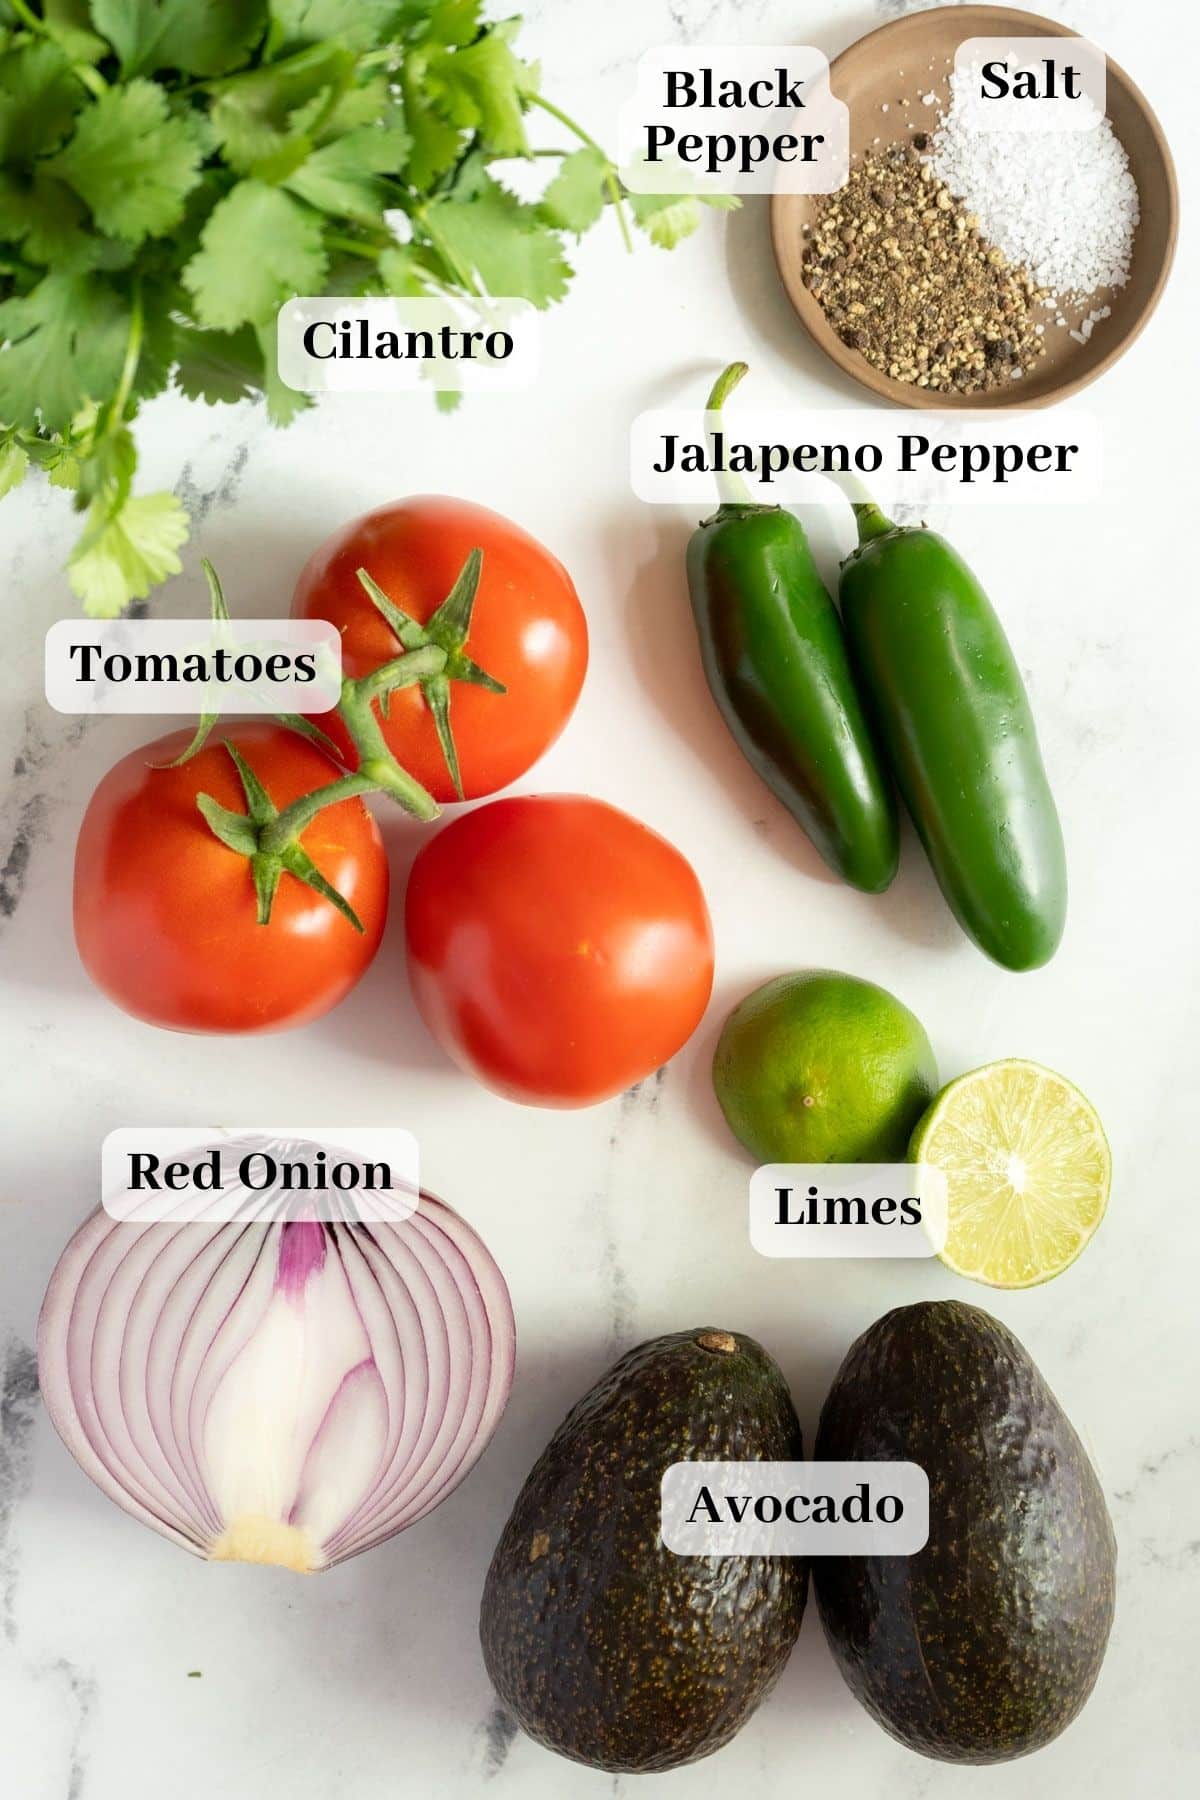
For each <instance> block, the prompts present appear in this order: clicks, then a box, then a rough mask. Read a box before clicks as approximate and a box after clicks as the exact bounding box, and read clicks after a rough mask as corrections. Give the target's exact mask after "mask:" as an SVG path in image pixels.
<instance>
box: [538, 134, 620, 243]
mask: <svg viewBox="0 0 1200 1800" xmlns="http://www.w3.org/2000/svg"><path fill="white" fill-rule="evenodd" d="M611 168H612V164H611V163H610V162H609V160H608V158H607V156H605V154H604V152H603V150H593V149H592V148H591V147H590V146H585V147H584V149H582V150H574V151H572V152H571V154H570V156H564V158H563V160H562V162H561V164H560V165H559V170H558V174H557V175H556V176H555V177H554V180H553V181H552V182H551V183H550V186H549V187H548V188H547V189H546V191H545V193H544V194H543V195H542V200H541V206H540V208H539V210H540V212H541V214H542V217H543V218H544V219H545V220H546V221H547V222H548V223H549V224H551V225H553V226H554V227H555V229H556V230H558V231H573V232H575V234H576V236H581V235H582V234H583V233H584V232H585V231H587V229H588V228H589V226H592V225H594V224H595V223H596V220H597V219H598V218H599V217H600V214H601V213H602V212H603V211H604V201H605V189H604V183H605V179H606V177H607V175H608V173H609V171H610V169H611Z"/></svg>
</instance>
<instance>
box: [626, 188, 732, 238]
mask: <svg viewBox="0 0 1200 1800" xmlns="http://www.w3.org/2000/svg"><path fill="white" fill-rule="evenodd" d="M627 198H628V201H629V206H630V210H631V211H632V213H633V217H634V221H635V223H636V224H638V225H639V226H640V227H641V229H642V230H643V231H644V232H645V233H646V236H647V237H648V238H649V239H650V242H651V243H652V244H657V245H658V247H659V249H660V250H673V249H674V248H675V246H676V244H678V243H681V242H682V240H683V239H684V238H685V237H690V236H691V235H692V233H693V231H695V229H696V227H697V226H698V225H699V223H700V217H701V214H700V208H701V205H704V206H709V207H713V208H716V209H717V210H719V211H723V212H729V211H734V210H736V208H737V207H739V206H740V205H741V201H740V200H739V199H738V197H737V195H736V194H705V195H704V196H703V197H702V198H701V197H698V196H696V195H694V194H629V195H628V196H627Z"/></svg>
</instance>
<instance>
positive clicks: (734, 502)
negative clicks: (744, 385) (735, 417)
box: [704, 362, 757, 506]
mask: <svg viewBox="0 0 1200 1800" xmlns="http://www.w3.org/2000/svg"><path fill="white" fill-rule="evenodd" d="M748 371H749V364H748V363H744V362H735V363H730V365H729V367H728V368H727V369H723V370H722V372H721V373H720V375H718V376H717V379H716V381H715V382H714V383H713V389H712V393H711V394H710V395H709V396H708V405H707V406H706V407H705V409H704V410H705V415H706V417H705V429H706V431H707V433H708V444H709V449H710V450H711V452H712V454H713V455H714V456H715V455H716V453H717V447H716V442H715V438H716V433H717V432H718V431H720V430H721V429H722V421H721V409H722V407H723V406H724V405H725V402H726V400H727V399H728V398H729V396H730V394H732V392H733V390H734V388H735V387H736V386H737V384H738V382H739V381H740V380H741V379H742V376H743V375H745V374H747V373H748ZM717 498H718V500H719V501H720V502H721V505H722V506H754V505H756V504H757V502H756V501H755V500H753V499H752V498H751V495H750V490H749V488H748V487H747V486H746V483H745V482H744V481H743V480H742V477H741V476H740V475H739V474H737V473H735V471H733V470H732V469H726V468H721V469H718V471H717Z"/></svg>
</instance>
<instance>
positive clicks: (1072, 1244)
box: [909, 1060, 1112, 1288]
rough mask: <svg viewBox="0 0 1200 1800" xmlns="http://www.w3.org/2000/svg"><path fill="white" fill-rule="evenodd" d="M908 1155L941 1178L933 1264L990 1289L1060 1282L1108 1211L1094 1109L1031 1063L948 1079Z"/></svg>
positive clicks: (1108, 1172) (1107, 1174)
mask: <svg viewBox="0 0 1200 1800" xmlns="http://www.w3.org/2000/svg"><path fill="white" fill-rule="evenodd" d="M909 1154H910V1156H911V1158H912V1160H913V1161H914V1162H924V1163H931V1164H934V1165H936V1167H938V1168H939V1169H941V1170H942V1171H943V1173H944V1175H945V1177H946V1186H947V1199H948V1208H949V1226H950V1229H949V1235H948V1237H947V1239H946V1248H945V1249H944V1250H943V1251H942V1261H943V1262H944V1263H945V1264H946V1266H947V1268H950V1269H953V1270H954V1271H955V1272H956V1274H959V1275H966V1276H968V1277H969V1278H970V1280H972V1281H984V1282H987V1284H988V1285H989V1286H990V1287H1002V1288H1024V1287H1034V1286H1036V1285H1037V1283H1038V1282H1041V1281H1050V1280H1052V1278H1053V1277H1054V1276H1055V1275H1060V1274H1061V1273H1062V1271H1063V1270H1064V1269H1066V1268H1069V1267H1070V1265H1071V1263H1073V1262H1074V1261H1075V1258H1076V1257H1077V1256H1078V1255H1079V1252H1080V1251H1081V1250H1082V1249H1083V1247H1084V1245H1085V1244H1086V1243H1087V1242H1088V1239H1089V1238H1090V1237H1091V1236H1092V1234H1093V1233H1094V1231H1095V1230H1096V1227H1097V1226H1098V1225H1099V1223H1100V1221H1101V1219H1102V1218H1103V1217H1104V1211H1105V1208H1106V1207H1107V1205H1108V1192H1109V1187H1110V1185H1111V1182H1112V1158H1111V1155H1110V1153H1109V1148H1108V1140H1107V1138H1106V1137H1105V1135H1104V1128H1103V1126H1102V1125H1101V1123H1100V1120H1099V1117H1098V1116H1097V1113H1096V1109H1095V1108H1094V1107H1093V1106H1092V1104H1091V1103H1090V1101H1088V1100H1087V1099H1086V1098H1085V1097H1084V1095H1083V1094H1081V1093H1080V1091H1079V1089H1078V1088H1077V1087H1073V1086H1072V1084H1071V1083H1070V1082H1069V1081H1066V1080H1064V1079H1063V1077H1062V1076H1061V1075H1056V1074H1054V1072H1053V1070H1051V1069H1043V1068H1042V1067H1041V1066H1040V1065H1039V1064H1038V1063H1032V1062H1019V1061H1015V1060H1014V1061H1012V1062H996V1063H988V1064H987V1066H986V1067H985V1068H982V1069H975V1070H974V1071H973V1072H972V1073H971V1074H970V1075H962V1076H960V1077H959V1079H958V1080H957V1081H952V1082H951V1083H950V1085H949V1087H947V1088H943V1089H942V1092H941V1093H940V1094H939V1095H938V1097H937V1099H936V1100H935V1101H934V1103H933V1105H932V1106H931V1107H930V1108H929V1111H928V1112H927V1113H926V1114H925V1117H924V1118H923V1119H922V1120H921V1123H920V1124H919V1125H918V1126H917V1129H916V1131H915V1132H914V1134H913V1139H912V1144H911V1147H910V1151H909Z"/></svg>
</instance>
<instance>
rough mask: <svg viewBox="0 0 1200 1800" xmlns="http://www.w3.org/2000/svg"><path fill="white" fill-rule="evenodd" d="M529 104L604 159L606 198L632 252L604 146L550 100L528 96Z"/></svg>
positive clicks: (613, 171) (617, 185)
mask: <svg viewBox="0 0 1200 1800" xmlns="http://www.w3.org/2000/svg"><path fill="white" fill-rule="evenodd" d="M529 103H530V105H531V106H540V107H541V109H542V111H543V112H545V113H549V114H550V117H551V118H552V119H557V120H558V122H559V124H560V125H565V126H566V128H567V130H568V131H569V132H571V134H572V135H573V136H574V137H577V138H578V139H579V141H580V143H581V144H586V145H587V147H588V149H589V150H595V151H596V153H597V155H599V156H602V157H603V158H604V185H605V187H606V188H607V189H608V197H609V199H610V200H611V201H612V203H613V210H614V212H615V213H616V215H617V223H618V224H619V225H620V227H621V237H622V239H623V241H624V244H625V248H626V249H627V250H632V249H633V234H632V233H631V232H630V229H629V220H628V218H627V217H626V213H625V200H624V197H623V195H622V193H621V183H620V180H619V178H618V176H617V170H616V167H615V165H614V164H613V162H612V159H611V158H610V157H609V154H608V152H607V151H606V150H605V148H604V146H603V145H602V144H598V143H597V142H596V140H595V138H594V137H592V136H591V134H590V133H589V132H586V131H585V130H584V129H583V126H582V125H577V124H576V122H575V120H574V119H573V118H572V117H571V116H570V114H569V113H565V112H563V110H562V108H561V107H558V106H555V104H554V102H553V101H552V100H547V99H546V98H545V97H544V96H543V95H541V94H530V96H529Z"/></svg>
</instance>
